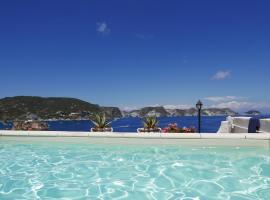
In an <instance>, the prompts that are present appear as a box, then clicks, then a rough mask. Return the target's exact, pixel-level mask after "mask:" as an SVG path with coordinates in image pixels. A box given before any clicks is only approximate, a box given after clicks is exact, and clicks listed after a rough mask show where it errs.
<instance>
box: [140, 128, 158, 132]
mask: <svg viewBox="0 0 270 200" xmlns="http://www.w3.org/2000/svg"><path fill="white" fill-rule="evenodd" d="M137 132H138V133H161V132H162V130H161V128H154V129H152V128H151V129H146V128H138V129H137Z"/></svg>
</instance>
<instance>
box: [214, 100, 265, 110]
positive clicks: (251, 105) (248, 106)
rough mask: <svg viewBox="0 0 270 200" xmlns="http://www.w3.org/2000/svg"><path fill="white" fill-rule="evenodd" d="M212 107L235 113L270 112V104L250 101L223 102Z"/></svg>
mask: <svg viewBox="0 0 270 200" xmlns="http://www.w3.org/2000/svg"><path fill="white" fill-rule="evenodd" d="M210 107H213V108H231V109H232V110H235V111H240V112H243V111H248V110H260V111H266V112H269V111H270V102H249V101H229V102H221V103H218V104H215V105H212V106H210Z"/></svg>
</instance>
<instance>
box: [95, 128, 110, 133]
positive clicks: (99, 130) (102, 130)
mask: <svg viewBox="0 0 270 200" xmlns="http://www.w3.org/2000/svg"><path fill="white" fill-rule="evenodd" d="M91 132H113V128H91Z"/></svg>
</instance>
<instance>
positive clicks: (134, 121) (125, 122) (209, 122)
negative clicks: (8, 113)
mask: <svg viewBox="0 0 270 200" xmlns="http://www.w3.org/2000/svg"><path fill="white" fill-rule="evenodd" d="M254 117H255V118H270V115H264V116H261V115H260V116H254ZM224 120H226V116H203V117H202V118H201V132H204V133H216V132H217V131H218V129H219V127H220V124H221V121H224ZM158 121H159V127H161V128H164V127H166V126H168V124H170V123H177V124H178V126H179V127H195V128H196V129H197V130H198V117H197V116H182V117H160V118H158ZM47 123H48V125H49V130H50V131H90V129H91V128H92V127H93V124H92V122H91V121H89V120H68V121H67V120H65V121H62V120H59V121H47ZM111 126H112V127H113V130H114V132H137V128H140V127H142V126H143V124H142V119H141V118H136V117H126V118H120V119H115V120H113V121H112V123H111ZM11 128H12V124H11V123H9V124H7V125H6V126H3V124H0V129H5V130H8V129H11Z"/></svg>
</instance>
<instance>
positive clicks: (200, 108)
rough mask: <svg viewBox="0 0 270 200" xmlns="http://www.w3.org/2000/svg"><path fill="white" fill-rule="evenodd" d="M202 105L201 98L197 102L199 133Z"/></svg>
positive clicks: (199, 129)
mask: <svg viewBox="0 0 270 200" xmlns="http://www.w3.org/2000/svg"><path fill="white" fill-rule="evenodd" d="M202 107H203V104H202V102H201V101H200V100H199V101H198V102H197V103H196V108H197V109H198V131H199V133H201V110H202Z"/></svg>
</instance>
